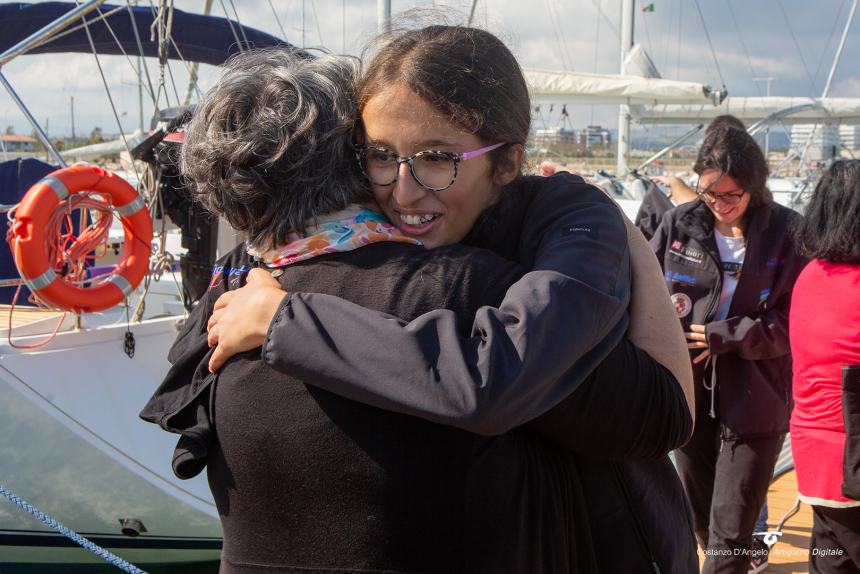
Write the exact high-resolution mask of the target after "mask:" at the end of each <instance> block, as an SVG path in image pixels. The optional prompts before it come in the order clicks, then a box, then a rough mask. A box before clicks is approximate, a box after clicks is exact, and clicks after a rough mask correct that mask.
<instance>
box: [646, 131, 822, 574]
mask: <svg viewBox="0 0 860 574" xmlns="http://www.w3.org/2000/svg"><path fill="white" fill-rule="evenodd" d="M694 170H695V172H696V173H697V174H698V175H699V184H698V186H697V189H696V193H697V194H698V196H699V198H700V201H694V202H690V203H686V204H684V205H681V206H678V207H677V208H675V209H673V210H672V211H670V212H668V213H666V215H665V216H664V217H663V220H662V222H661V223H660V227H659V228H658V229H657V232H656V234H655V236H654V237H653V238H652V240H651V246H652V247H653V248H654V250H655V251H656V253H657V258H658V259H659V261H660V262H661V264H662V266H663V271H664V276H665V278H666V281H667V283H668V285H669V291H670V292H671V294H672V301H673V303H674V304H675V309H676V311H677V313H678V317H679V318H680V319H681V321H682V324H683V325H684V327H685V331H686V335H687V339H688V347H689V348H690V358H691V361H692V363H693V368H694V371H693V372H694V378H695V391H696V410H697V417H696V428H695V430H694V432H693V438H692V439H691V440H690V442H688V443H687V444H686V445H684V446H683V447H681V448H680V449H679V450H678V451H676V453H675V454H676V459H675V460H676V461H677V464H678V471H679V472H680V474H681V480H682V481H683V483H684V488H685V490H686V492H687V495H688V496H689V499H690V502H691V504H692V507H693V521H694V524H695V528H696V535H697V537H698V539H699V544H700V545H701V546H702V548H703V549H705V564H704V570H703V572H716V571H719V572H730V571H731V572H746V571H747V569H749V568H750V565H751V564H752V570H751V571H756V572H759V571H761V570H763V569H764V565H765V564H766V563H767V560H766V558H767V555H766V552H767V549H766V547H765V546H764V545H758V544H757V545H753V536H752V535H753V529H754V526H755V524H756V518H757V517H758V514H759V510H760V509H761V508H762V503H763V502H764V501H765V496H766V495H767V488H768V485H769V483H770V479H771V476H772V475H773V469H774V465H775V464H776V460H777V456H778V455H779V452H780V449H781V446H782V441H783V438H784V436H785V433H786V432H787V431H788V418H789V413H790V410H791V400H790V396H791V391H790V389H791V355H790V351H789V342H788V309H789V303H790V301H791V290H792V287H793V286H794V282H795V280H796V279H797V276H798V274H799V273H800V270H801V269H802V268H803V265H804V264H805V260H804V259H803V258H802V257H800V256H798V255H797V254H796V253H795V245H794V240H793V237H792V234H791V232H790V229H791V226H792V223H793V222H794V221H796V220H797V219H798V218H799V216H798V214H797V213H795V212H793V211H791V210H790V209H787V208H785V207H782V206H780V205H777V204H775V203H774V202H773V199H772V197H771V194H770V191H769V190H768V189H767V187H766V181H767V175H768V167H767V163H766V161H765V158H764V155H763V154H762V152H761V149H760V148H759V146H758V145H757V144H756V142H755V140H753V139H752V137H751V136H750V135H749V134H747V132H746V131H744V130H740V129H737V128H735V127H732V126H722V127H718V128H717V129H715V130H713V131H712V132H711V133H710V134H708V136H707V137H706V138H705V141H704V143H703V144H702V147H701V149H700V150H699V154H698V157H697V159H696V163H695V166H694Z"/></svg>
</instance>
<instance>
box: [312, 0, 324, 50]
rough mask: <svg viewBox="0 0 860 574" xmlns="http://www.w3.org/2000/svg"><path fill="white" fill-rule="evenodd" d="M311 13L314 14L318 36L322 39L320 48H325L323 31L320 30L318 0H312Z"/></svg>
mask: <svg viewBox="0 0 860 574" xmlns="http://www.w3.org/2000/svg"><path fill="white" fill-rule="evenodd" d="M311 12H313V14H314V22H315V23H316V25H317V36H318V37H319V39H320V46H325V42H323V37H322V30H320V19H319V18H318V17H317V3H316V0H311Z"/></svg>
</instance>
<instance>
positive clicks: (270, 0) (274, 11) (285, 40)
mask: <svg viewBox="0 0 860 574" xmlns="http://www.w3.org/2000/svg"><path fill="white" fill-rule="evenodd" d="M267 1H268V3H269V8H271V9H272V15H273V16H274V17H275V22H277V23H278V28H280V29H281V36H283V38H284V42H287V41H288V40H287V33H286V32H285V31H284V27H283V26H282V25H281V19H280V18H278V12H277V11H276V10H275V7H274V6H273V5H272V0H267Z"/></svg>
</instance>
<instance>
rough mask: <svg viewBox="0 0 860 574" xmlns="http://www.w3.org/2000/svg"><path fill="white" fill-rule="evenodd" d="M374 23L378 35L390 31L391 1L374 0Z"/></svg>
mask: <svg viewBox="0 0 860 574" xmlns="http://www.w3.org/2000/svg"><path fill="white" fill-rule="evenodd" d="M376 21H377V24H378V31H379V33H380V34H387V33H388V32H390V31H391V0H376Z"/></svg>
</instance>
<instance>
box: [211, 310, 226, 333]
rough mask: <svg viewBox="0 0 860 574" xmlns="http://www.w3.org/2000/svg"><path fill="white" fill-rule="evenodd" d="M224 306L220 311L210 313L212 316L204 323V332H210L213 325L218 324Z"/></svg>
mask: <svg viewBox="0 0 860 574" xmlns="http://www.w3.org/2000/svg"><path fill="white" fill-rule="evenodd" d="M225 308H226V306H224V307H221V308H220V309H215V310H214V311H212V316H211V317H209V320H208V321H207V322H206V330H207V331H211V330H212V328H213V327H215V325H217V324H218V321H219V320H220V319H221V315H222V314H223V313H224V309H225Z"/></svg>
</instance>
